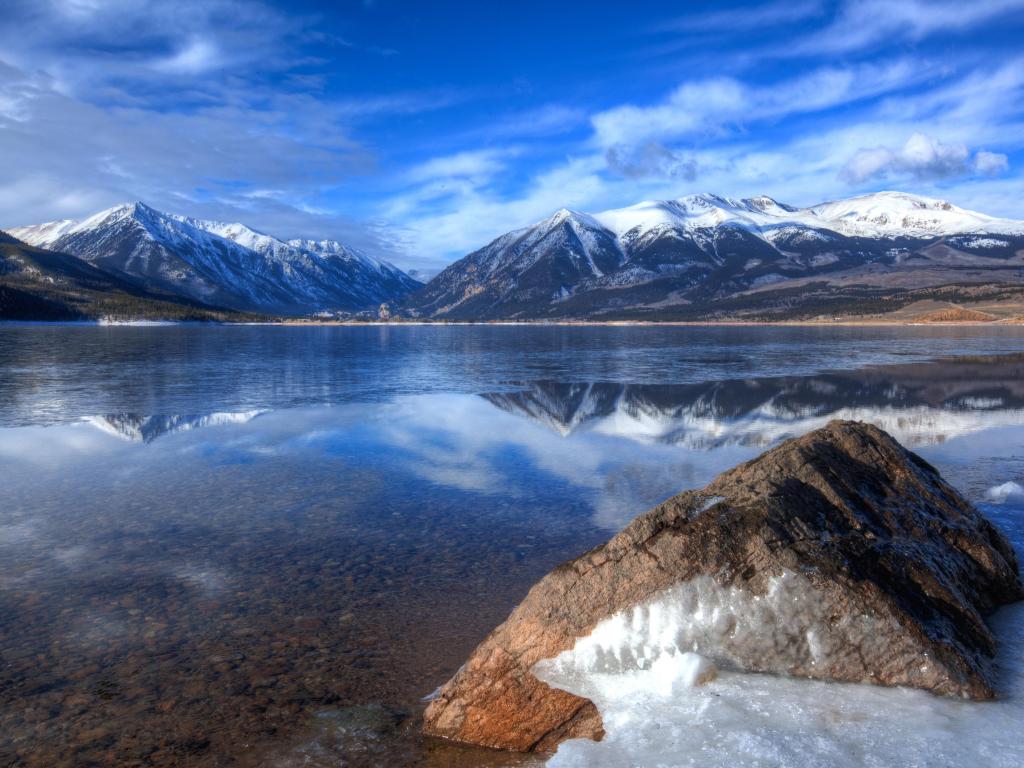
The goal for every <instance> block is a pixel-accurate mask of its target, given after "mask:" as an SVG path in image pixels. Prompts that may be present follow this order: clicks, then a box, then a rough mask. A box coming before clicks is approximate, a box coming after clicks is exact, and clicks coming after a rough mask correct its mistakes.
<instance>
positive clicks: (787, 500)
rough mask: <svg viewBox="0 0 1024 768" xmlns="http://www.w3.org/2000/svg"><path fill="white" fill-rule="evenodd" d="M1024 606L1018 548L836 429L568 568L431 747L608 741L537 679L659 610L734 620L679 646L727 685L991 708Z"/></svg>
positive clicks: (498, 641)
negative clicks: (1009, 622)
mask: <svg viewBox="0 0 1024 768" xmlns="http://www.w3.org/2000/svg"><path fill="white" fill-rule="evenodd" d="M780 585H782V586H780ZM709 590H710V591H711V593H715V594H712V595H711V598H708V597H707V595H708V594H709ZM780 594H781V595H782V597H783V598H785V600H787V601H788V604H791V605H792V606H794V607H792V608H784V607H781V606H782V604H781V603H780V598H779V596H780ZM701 595H704V597H703V598H702V597H700V596H701ZM716 595H717V596H716ZM1022 596H1024V595H1022V587H1021V582H1020V578H1019V576H1018V571H1017V562H1016V558H1015V556H1014V553H1013V550H1012V549H1011V547H1010V544H1009V543H1008V542H1007V541H1006V539H1005V538H1004V537H1003V536H1002V535H1001V534H1000V533H999V532H998V531H997V530H996V529H995V527H994V526H993V525H992V524H991V523H989V522H988V521H987V520H986V519H985V518H984V517H983V516H982V515H981V514H980V513H979V512H978V511H977V510H976V509H975V508H974V507H973V506H972V505H971V504H970V503H968V502H967V501H966V500H964V499H963V498H962V497H961V496H960V495H959V494H958V493H957V492H956V491H955V490H953V488H952V487H950V486H949V485H948V484H947V483H946V482H945V481H943V479H942V478H941V477H940V476H939V473H938V472H937V471H936V470H935V469H934V468H933V467H931V466H930V465H929V464H928V463H926V462H925V461H924V460H923V459H921V458H920V457H918V456H916V455H915V454H913V453H911V452H909V451H907V450H905V449H904V448H902V447H901V446H900V445H899V444H898V443H896V441H895V440H893V439H892V438H891V437H890V436H889V435H887V434H886V433H885V432H882V431H881V430H879V429H877V428H875V427H872V426H869V425H866V424H860V423H856V422H841V421H835V422H832V423H830V424H829V425H828V426H826V427H824V428H822V429H820V430H817V431H815V432H812V433H810V434H808V435H805V436H804V437H801V438H797V439H794V440H789V441H787V442H785V443H783V444H782V445H780V446H778V447H777V448H775V449H773V450H770V451H768V452H767V453H765V454H763V455H762V456H760V457H758V458H756V459H754V460H753V461H750V462H747V463H746V464H742V465H740V466H738V467H736V468H735V469H732V470H729V471H728V472H725V473H723V474H722V475H719V476H718V477H717V478H716V479H715V480H714V481H713V482H712V483H711V484H710V485H708V486H707V487H706V488H704V489H702V490H699V491H687V492H686V493H682V494H680V495H678V496H676V497H674V498H672V499H670V500H668V501H666V502H665V503H663V504H661V505H660V506H658V507H656V508H655V509H653V510H651V511H650V512H647V513H646V514H644V515H641V516H640V517H638V518H637V519H636V520H634V521H633V522H632V523H631V524H630V525H629V526H628V527H627V528H625V529H624V530H623V531H622V532H621V533H619V534H618V535H616V536H615V537H614V538H612V539H611V540H610V541H609V542H608V543H606V544H604V545H602V546H599V547H597V548H596V549H594V550H592V551H590V552H588V553H587V554H585V555H583V556H581V557H579V558H577V559H575V560H573V561H571V562H568V563H565V564H563V565H561V566H559V567H557V568H555V570H553V571H552V572H551V573H549V574H548V575H547V576H545V577H544V578H543V579H542V580H541V581H540V582H538V583H537V584H536V585H535V586H534V587H533V589H531V590H530V593H529V594H528V595H527V597H526V599H525V600H524V601H523V602H522V603H521V604H520V605H519V606H518V607H517V608H516V609H515V610H514V611H513V612H512V614H511V616H509V618H508V620H507V621H505V623H504V624H502V625H501V626H499V627H498V628H497V629H495V630H494V631H493V632H492V633H491V634H490V635H489V636H488V637H487V638H486V639H485V640H484V641H483V642H482V643H481V644H480V646H479V647H478V648H477V649H476V651H475V652H474V653H473V655H472V656H471V657H470V659H469V660H468V661H467V662H466V664H465V665H464V666H463V668H462V669H460V670H459V672H458V673H457V674H456V675H455V676H454V677H453V678H452V679H451V680H450V681H449V682H448V683H447V684H446V685H444V686H443V688H442V689H441V691H440V692H439V695H438V696H437V698H436V699H435V700H434V701H433V702H431V704H430V705H429V707H428V708H427V711H426V714H425V723H424V730H425V732H426V733H428V734H432V735H435V736H441V737H445V738H449V739H456V740H459V741H464V742H471V743H474V744H481V745H485V746H489V747H497V748H502V749H510V750H521V751H528V750H538V751H544V750H550V749H553V748H554V747H555V746H556V745H557V744H558V743H559V742H560V741H562V740H563V739H567V738H575V737H590V738H600V737H601V735H602V724H601V716H600V713H599V712H598V711H597V709H596V708H595V707H594V705H593V704H592V703H591V702H590V701H588V700H586V699H583V698H580V697H577V696H574V695H572V694H570V693H567V692H565V691H561V690H557V689H554V688H551V687H549V686H548V685H546V684H545V683H543V682H541V681H540V680H539V679H538V678H537V677H536V676H535V675H534V665H536V664H537V663H538V662H540V661H542V660H545V659H551V658H553V657H555V656H557V655H558V654H559V653H561V652H563V651H566V650H567V649H571V648H573V647H574V645H575V644H576V642H577V640H578V639H580V638H584V637H586V636H587V635H589V634H590V633H591V631H592V630H593V629H594V628H595V627H596V626H597V625H598V624H599V623H600V622H603V621H605V620H608V619H609V618H610V617H613V616H615V615H616V614H620V613H621V612H623V611H624V610H627V609H633V610H634V611H636V610H642V607H643V606H644V605H645V604H649V603H650V602H651V601H656V600H661V601H665V600H682V601H687V600H689V601H694V600H696V601H697V602H699V601H700V600H701V599H713V600H718V601H719V603H718V605H719V607H721V606H723V605H724V606H726V607H728V610H726V611H724V613H723V612H722V611H718V612H716V614H715V615H716V616H717V617H718V618H717V620H716V622H717V623H713V624H707V623H705V624H704V625H700V626H696V628H694V627H690V628H689V629H687V630H685V631H683V630H682V629H680V630H679V632H680V637H679V638H678V644H679V647H680V649H681V650H689V649H690V647H692V646H694V645H697V646H699V650H700V652H701V653H702V654H704V655H705V656H710V657H711V658H713V659H714V660H715V661H716V662H717V663H718V664H719V665H722V666H725V667H727V668H728V667H732V668H736V669H743V670H750V671H760V672H774V673H781V674H790V675H800V676H807V677H813V678H823V679H830V680H840V681H848V682H869V683H876V684H881V685H905V686H912V687H916V688H923V689H926V690H929V691H933V692H935V693H937V694H943V695H949V696H963V697H968V698H973V699H987V698H991V697H992V696H994V690H993V685H992V681H991V677H990V671H989V668H988V667H989V661H990V660H991V657H992V655H993V653H994V650H995V641H994V639H993V637H992V635H991V633H990V632H989V630H988V628H987V627H986V625H985V622H984V620H983V617H984V616H985V615H986V614H988V613H989V612H991V611H992V610H994V609H995V608H996V607H998V606H999V605H1002V604H1005V603H1009V602H1013V601H1016V600H1019V599H1021V597H1022ZM723 601H724V602H723ZM773 601H774V602H773ZM686 604H687V605H689V604H690V603H686ZM693 604H694V605H696V604H697V603H693ZM773 605H774V606H775V607H774V608H772V607H771V606H773ZM636 606H641V608H635V607H636ZM751 606H756V608H751ZM684 610H685V609H684ZM730 611H731V613H730ZM744 611H748V613H747V614H745V613H744ZM750 611H755V612H756V613H757V616H756V621H754V620H752V619H751V615H749V612H750ZM773 611H774V612H773ZM698 613H699V612H698ZM723 621H724V626H722V623H723ZM698 624H699V622H698ZM584 642H586V641H584ZM550 663H551V662H545V664H550ZM638 663H639V664H642V663H643V661H642V660H640V661H638Z"/></svg>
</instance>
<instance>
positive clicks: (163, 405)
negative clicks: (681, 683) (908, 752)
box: [0, 326, 1024, 766]
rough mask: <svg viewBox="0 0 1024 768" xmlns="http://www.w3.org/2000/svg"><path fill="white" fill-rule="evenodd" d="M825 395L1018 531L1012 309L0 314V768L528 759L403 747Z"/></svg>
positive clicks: (1020, 451)
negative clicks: (503, 645) (522, 609)
mask: <svg viewBox="0 0 1024 768" xmlns="http://www.w3.org/2000/svg"><path fill="white" fill-rule="evenodd" d="M833 417H842V418H857V419H864V420H870V421H873V422H875V423H878V424H879V425H880V426H882V427H883V428H885V429H887V430H889V431H890V432H892V433H893V434H894V435H895V436H896V437H897V438H898V439H900V440H901V441H902V442H903V443H904V444H905V445H908V446H909V447H911V448H913V449H914V450H917V451H918V452H920V453H922V455H924V456H925V457H926V458H927V459H928V460H929V461H931V462H932V463H934V464H936V465H937V466H938V467H939V468H940V470H942V472H943V473H944V474H945V476H946V477H947V478H948V479H949V480H950V481H951V482H952V483H953V484H954V485H956V486H957V487H958V488H959V489H960V490H961V491H962V492H963V493H964V494H965V495H967V496H968V498H970V499H972V500H973V501H975V502H977V503H979V505H980V506H982V507H983V508H984V509H985V511H986V512H987V513H988V514H990V515H991V516H992V517H993V519H995V520H996V521H997V523H998V524H999V525H1000V526H1001V527H1002V528H1003V530H1004V531H1006V532H1007V533H1008V534H1009V535H1010V536H1011V538H1012V539H1013V540H1014V542H1015V543H1016V544H1017V546H1018V548H1024V491H1022V492H1021V493H1020V494H1018V493H1017V492H1016V491H1015V490H1014V487H1013V486H1005V487H1004V491H1005V492H1002V491H992V489H993V488H996V487H997V486H1004V484H1007V483H1014V482H1015V483H1018V484H1020V485H1024V328H1010V327H1005V328H1004V327H1000V328H978V329H971V328H657V327H647V328H644V327H634V328H629V327H613V328H601V327H588V328H569V327H437V326H431V327H427V326H421V327H387V326H381V327H362V328H281V327H210V328H204V327H185V326H180V327H152V328H126V327H120V328H117V327H107V328H99V327H89V326H64V327H60V326H0V482H2V486H0V765H5V766H6V765H25V766H35V765H40V766H42V765H46V766H55V765H69V766H70V765H190V766H228V765H243V766H252V765H282V766H291V765H323V766H331V765H374V764H380V765H408V764H424V765H502V764H527V763H530V762H531V759H526V758H519V757H516V756H504V755H496V754H493V753H485V752H481V751H474V750H467V749H461V748H457V747H454V746H448V745H443V744H437V743H425V742H423V741H422V740H421V739H420V738H419V737H418V736H417V735H416V727H417V718H418V716H419V713H420V712H421V710H422V702H421V700H422V698H423V697H425V696H427V695H428V694H429V693H430V692H431V691H433V690H434V689H435V688H436V687H437V686H438V685H440V684H441V683H443V682H444V681H445V680H446V679H447V678H448V677H449V676H450V675H451V674H452V673H453V672H454V671H455V670H456V669H457V668H458V665H459V664H460V663H461V662H462V661H463V660H464V659H465V658H466V656H467V655H468V654H469V653H470V652H471V650H472V649H473V647H474V646H475V645H476V643H478V642H479V641H480V640H481V639H482V638H483V636H484V635H485V634H486V633H487V632H488V631H489V630H490V629H491V628H493V626H495V625H496V624H497V623H499V622H500V621H501V620H503V619H504V617H505V616H506V615H507V614H508V612H509V610H510V609H511V608H512V607H513V606H514V605H515V604H516V603H517V602H518V601H519V600H520V599H521V598H522V596H523V595H524V594H525V592H526V590H527V589H528V588H529V586H530V585H531V584H532V583H533V582H534V581H536V580H537V579H538V578H540V577H541V576H542V575H543V574H544V573H546V572H547V571H548V570H549V569H550V568H551V567H553V566H554V565H556V564H557V563H559V562H561V561H563V560H565V559H568V558H570V557H574V556H576V555H578V554H580V553H581V552H583V551H585V550H586V549H589V548H590V547H592V546H594V545H596V544H598V543H600V542H602V541H604V540H605V539H607V538H608V537H609V536H610V535H611V534H612V533H613V532H615V531H616V530H618V529H619V528H621V527H622V526H623V525H624V524H625V523H626V522H628V521H629V520H630V519H631V518H632V517H634V516H635V515H637V514H639V513H640V512H643V511H645V510H646V509H647V508H649V507H650V506H652V505H654V504H655V503H657V502H658V501H661V500H663V499H664V498H666V497H668V496H670V495H672V494H673V493H676V492H678V491H680V490H683V489H686V488H691V487H695V486H700V485H703V484H704V483H706V482H707V481H708V480H710V479H711V478H712V477H713V476H714V475H715V474H717V473H718V472H719V471H721V470H723V469H726V468H728V467H731V466H733V465H734V464H736V463H737V462H739V461H742V460H746V459H748V458H752V457H753V456H755V455H757V454H758V453H760V452H761V451H762V450H764V449H765V448H766V447H768V446H770V445H772V444H774V443H776V442H777V441H779V440H781V439H784V438H786V437H789V436H793V435H797V434H801V433H803V432H805V431H807V430H809V429H813V428H815V427H817V426H820V425H821V424H824V423H825V422H826V421H827V420H828V419H830V418H833ZM1012 610H1015V609H1011V614H1012ZM1001 620H1002V621H1004V622H1005V624H1004V625H1000V626H1005V627H1006V629H1004V630H1001V631H1003V632H1005V633H1009V634H1011V635H1013V636H1016V635H1017V634H1019V629H1020V622H1017V619H1016V618H1014V615H1011V616H1010V618H1009V619H1001ZM1015 622H1016V623H1015ZM1007 647H1010V648H1012V647H1016V646H1012V644H1011V643H1007ZM1018 651H1019V648H1018ZM1011 667H1013V665H1012V664H1010V665H1009V666H1008V667H1007V668H1008V669H1010V668H1011ZM1013 669H1016V667H1013ZM1007 674H1008V675H1010V676H1011V677H1012V676H1013V675H1017V672H1014V671H1012V670H1011V671H1010V672H1008V673H1007ZM1013 680H1014V681H1015V680H1017V677H1013ZM1011 683H1012V684H1008V689H1009V690H1013V691H1017V690H1018V687H1015V686H1016V685H1017V683H1016V682H1013V681H1011ZM798 684H799V685H803V684H804V683H803V682H799V683H798ZM799 690H810V689H809V688H808V689H803V688H800V689H799ZM899 694H900V692H894V691H881V692H880V695H881V696H882V699H881V700H882V702H883V704H881V705H879V704H877V703H875V702H873V703H872V705H871V706H872V708H873V710H875V711H878V710H879V707H882V710H883V711H884V702H885V701H896V699H892V698H886V697H887V696H889V697H891V696H893V695H895V696H897V697H898V696H899ZM793 695H794V696H795V697H797V698H799V694H793ZM1014 695H1016V694H1014ZM609 706H612V705H611V704H609ZM982 706H985V705H982ZM993 706H1002V704H997V705H993ZM972 711H974V710H972ZM998 711H999V712H1001V711H1002V710H998ZM837 716H839V717H841V716H842V715H837ZM850 717H854V715H850ZM996 719H997V720H998V718H996ZM729 727H730V728H731V729H732V731H731V732H735V731H736V729H742V727H743V726H742V725H737V724H735V723H732V724H730V726H729ZM801 727H803V726H801ZM821 738H826V737H825V736H823V737H821ZM865 738H867V737H865ZM611 742H612V745H613V746H614V740H611ZM619 748H622V745H621V744H619ZM698 748H700V745H697V746H695V747H694V749H698ZM856 748H857V749H861V750H864V749H868V750H870V748H869V747H865V746H864V745H863V744H861V743H860V742H858V744H857V745H856ZM887 748H891V747H887ZM851 749H852V747H851ZM822 754H825V753H824V752H823V753H822ZM748 756H749V755H748ZM570 757H571V755H570ZM967 757H968V758H969V757H971V756H970V755H967ZM1011 757H1012V755H1011ZM1022 759H1024V756H1022ZM587 762H591V763H596V762H599V758H598V757H595V756H593V755H589V756H587V758H586V760H585V761H584V763H582V764H587ZM866 762H870V760H867V761H866ZM610 764H614V762H613V763H610ZM680 764H685V763H680ZM733 764H736V765H739V764H743V763H742V760H739V761H738V762H737V761H736V760H734V762H733ZM751 764H754V763H751ZM766 764H773V765H774V764H794V765H797V764H801V763H798V762H789V763H787V762H786V761H785V760H783V761H781V762H780V761H776V762H775V763H771V762H769V763H766ZM881 764H884V763H881ZM922 764H925V763H922ZM927 764H929V765H944V764H946V763H944V762H942V761H941V759H940V760H939V761H938V762H930V763H927Z"/></svg>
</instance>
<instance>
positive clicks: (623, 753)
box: [534, 575, 1024, 768]
mask: <svg viewBox="0 0 1024 768" xmlns="http://www.w3.org/2000/svg"><path fill="white" fill-rule="evenodd" d="M800 581H801V578H800V577H797V576H793V575H789V576H787V577H786V578H783V579H782V580H781V581H780V582H779V583H777V584H776V585H774V586H773V593H770V594H769V595H768V596H766V597H762V598H761V599H759V600H754V599H752V598H744V597H742V596H740V595H737V594H736V593H735V591H734V590H726V589H722V588H718V590H717V592H716V591H715V590H714V589H713V588H710V586H709V585H706V584H705V585H702V586H701V588H700V589H696V590H693V589H691V590H689V591H687V590H684V591H683V592H682V593H680V592H678V591H672V590H670V591H669V592H668V593H665V594H663V595H662V597H661V599H660V600H658V601H656V602H655V603H651V604H649V605H647V606H645V607H642V608H638V609H636V610H634V611H633V612H631V613H630V614H629V615H620V616H616V617H614V618H613V619H609V620H608V621H606V622H602V623H601V624H599V625H598V627H597V628H596V629H595V631H594V633H593V634H592V635H591V636H590V637H587V638H583V639H581V640H579V641H577V643H576V646H575V647H574V648H573V649H572V650H570V651H566V652H565V653H563V654H561V655H560V656H558V657H556V659H553V660H550V661H546V662H541V663H540V664H538V665H537V666H536V667H535V668H534V671H535V673H536V674H538V676H540V677H541V678H542V679H544V680H545V681H546V682H548V683H549V684H551V685H554V686H556V687H558V688H562V689H564V690H568V691H571V692H572V693H574V694H577V695H579V696H584V697H586V698H588V699H590V700H591V701H593V702H594V704H595V705H596V706H597V708H598V709H599V710H600V712H601V717H602V719H603V722H604V728H605V737H604V739H603V740H602V741H600V742H595V741H591V740H589V739H575V740H571V741H567V742H565V743H563V744H562V745H560V747H559V749H558V751H557V753H556V754H555V756H554V757H553V758H552V759H551V760H550V761H549V762H548V766H549V768H577V767H578V768H604V767H605V766H607V767H608V768H611V767H612V766H616V767H617V766H624V765H630V766H659V767H661V766H664V767H666V768H667V767H668V766H693V767H694V768H697V767H698V766H699V768H748V767H749V768H753V767H754V766H759V767H761V768H763V767H765V766H772V768H817V766H823V765H828V766H831V767H833V768H892V767H893V766H907V767H915V768H947V767H948V768H953V767H954V766H957V767H959V766H968V765H970V766H987V768H1011V766H1013V767H1014V768H1019V766H1021V765H1024V742H1022V741H1021V739H1020V738H1019V733H1020V723H1022V722H1024V605H1015V606H1012V607H1010V608H1006V609H1003V610H1002V611H1001V612H1000V613H999V614H997V615H996V616H995V617H994V619H993V622H992V623H993V628H994V629H995V631H996V633H997V635H998V636H999V637H1000V648H999V656H998V658H997V664H998V669H999V674H1000V678H1001V684H1000V695H1001V698H1000V699H999V700H997V701H994V702H985V703H978V702H968V701H961V700H957V699H950V698H944V697H939V696H934V695H932V694H929V693H926V692H924V691H919V690H912V689H906V688H886V687H882V686H873V685H851V684H840V683H828V682H821V681H814V680H806V679H800V678H796V677H785V676H778V675H765V674H751V673H738V672H729V671H723V672H721V673H719V674H718V675H717V679H715V681H714V683H713V684H712V685H695V686H694V685H690V684H689V683H690V681H694V682H698V681H700V680H701V678H702V677H705V676H704V675H702V674H700V673H699V672H698V670H700V669H701V667H702V665H704V664H709V662H708V661H707V659H706V658H705V657H704V656H702V655H698V654H695V653H692V652H683V651H681V650H680V647H681V645H682V644H686V643H691V642H693V641H694V639H695V638H696V639H697V642H698V644H700V643H701V642H707V641H708V640H709V639H711V638H713V637H715V636H716V635H717V636H718V638H719V640H721V639H722V638H724V637H727V636H728V634H729V633H730V632H731V633H734V634H736V635H737V636H743V635H744V634H747V633H748V631H755V630H757V631H759V632H762V633H765V634H766V637H769V638H772V640H771V643H770V644H769V645H774V644H775V643H777V642H778V641H779V640H780V639H781V638H783V637H785V636H786V634H787V633H786V632H785V628H784V627H783V628H781V629H773V628H771V627H769V626H768V625H767V624H765V623H764V622H765V621H769V620H770V621H775V622H778V621H782V622H786V621H791V620H793V619H795V618H798V614H799V612H800V611H797V613H796V614H795V613H794V612H793V611H792V610H789V609H786V608H785V607H784V604H785V602H786V601H793V600H796V601H799V600H800V599H801V594H800V589H799V586H800V584H799V582H800ZM805 602H806V600H805ZM801 610H803V609H801ZM814 614H815V611H814V609H813V608H810V609H808V612H807V613H806V614H805V615H807V616H813V615H814ZM730 627H731V628H732V629H731V630H730V629H728V628H730ZM809 630H810V628H808V627H806V626H805V627H804V628H803V630H802V631H801V632H800V633H796V632H793V633H790V634H789V637H790V638H791V639H794V640H795V639H796V638H797V637H798V636H802V637H803V638H804V639H805V640H806V644H805V648H806V649H807V650H808V651H810V649H812V648H814V647H815V646H816V645H817V650H816V651H814V652H815V653H818V654H826V655H827V653H828V652H829V644H828V638H827V636H825V635H823V634H821V633H820V632H819V631H817V630H814V631H809ZM722 632H725V634H724V635H723V634H722ZM796 645H800V643H799V642H798V643H796ZM783 655H785V654H784V653H783ZM641 659H643V661H641ZM705 669H706V667H705ZM711 669H713V667H711ZM705 679H706V678H705Z"/></svg>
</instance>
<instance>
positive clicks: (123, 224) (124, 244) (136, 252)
mask: <svg viewBox="0 0 1024 768" xmlns="http://www.w3.org/2000/svg"><path fill="white" fill-rule="evenodd" d="M10 233H11V234H12V235H14V236H15V237H17V238H19V239H21V240H23V241H24V242H27V243H29V244H31V245H35V246H38V247H42V248H48V249H50V250H54V251H61V252H65V253H70V254H72V255H74V256H77V257H79V258H80V259H83V260H85V261H87V262H89V263H90V264H92V265H94V266H96V267H99V268H100V269H103V270H105V271H107V272H110V273H112V274H115V275H118V276H121V277H126V278H130V279H132V280H135V281H137V282H138V283H139V284H141V285H144V286H146V287H149V288H157V289H160V290H164V291H170V292H173V293H176V294H179V295H183V296H187V297H189V298H192V299H197V300H199V301H202V302H205V303H207V304H212V305H217V306H225V307H231V308H233V309H242V310H256V311H269V312H280V313H285V314H305V313H309V312H312V311H318V310H337V309H340V310H357V309H367V308H372V307H376V306H377V305H379V304H380V303H382V302H390V301H395V300H397V299H399V298H401V297H403V296H404V295H405V294H407V293H408V292H409V291H411V290H414V289H416V288H418V287H420V283H418V282H417V281H416V280H414V279H412V278H411V277H409V276H408V275H406V274H405V273H404V272H402V271H401V270H400V269H398V268H397V267H395V266H393V265H391V264H388V263H387V262H383V261H379V260H377V259H374V258H371V257H370V256H367V255H366V254H363V253H360V252H359V251H357V250H355V249H352V248H348V247H346V246H344V245H342V244H340V243H336V242H333V241H322V242H313V241H307V240H293V241H291V242H284V241H282V240H278V239H277V238H274V237H271V236H270V235H266V234H263V233H260V232H257V231H255V230H253V229H250V228H249V227H247V226H245V225H244V224H226V223H221V222H215V221H204V220H201V219H194V218H189V217H186V216H177V215H173V214H166V213H161V212H160V211H157V210H155V209H153V208H150V207H149V206H147V205H145V204H143V203H128V204H125V205H119V206H116V207H114V208H110V209H108V210H105V211H101V212H100V213H97V214H95V215H93V216H90V217H88V218H86V219H81V220H65V221H54V222H49V223H47V224H38V225H35V226H27V227H18V228H15V229H12V230H10Z"/></svg>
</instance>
